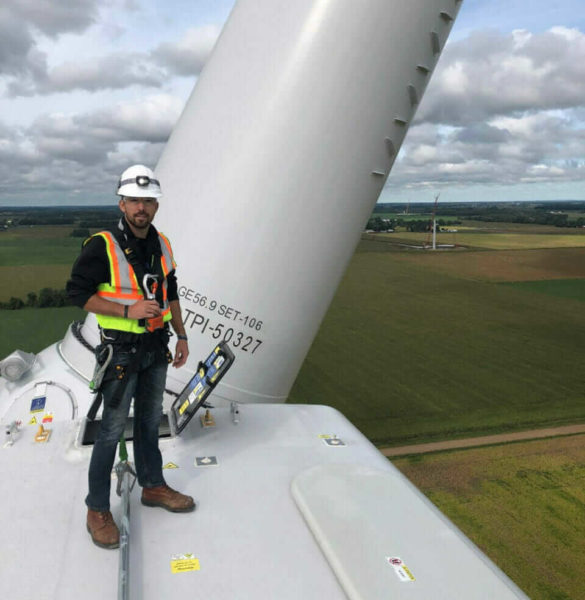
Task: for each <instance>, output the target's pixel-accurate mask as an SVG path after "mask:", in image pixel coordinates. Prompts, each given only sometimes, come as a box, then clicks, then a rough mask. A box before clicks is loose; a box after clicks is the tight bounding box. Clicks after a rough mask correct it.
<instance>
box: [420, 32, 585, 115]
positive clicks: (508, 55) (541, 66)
mask: <svg viewBox="0 0 585 600" xmlns="http://www.w3.org/2000/svg"><path fill="white" fill-rule="evenodd" d="M584 102H585V34H583V33H582V32H580V31H578V30H576V29H567V28H564V27H554V28H552V29H551V30H549V31H547V32H545V33H541V34H531V33H529V32H526V31H515V32H512V33H511V34H507V35H504V34H500V33H497V32H476V33H473V34H471V35H470V36H469V37H468V38H466V39H464V40H460V41H458V42H455V43H453V44H450V45H448V46H447V48H446V49H445V53H444V56H443V57H442V59H441V62H440V64H439V66H438V68H437V72H436V74H435V79H434V81H433V83H432V85H431V86H429V91H428V94H427V95H426V96H425V98H424V100H423V103H422V105H421V108H420V111H419V114H418V115H417V119H418V120H419V121H420V120H426V121H430V122H435V123H436V122H441V123H454V124H461V123H466V122H469V121H476V120H481V119H487V118H489V117H491V116H494V115H506V114H511V113H514V112H516V113H519V112H524V111H535V110H549V109H554V108H573V107H577V106H583V104H584Z"/></svg>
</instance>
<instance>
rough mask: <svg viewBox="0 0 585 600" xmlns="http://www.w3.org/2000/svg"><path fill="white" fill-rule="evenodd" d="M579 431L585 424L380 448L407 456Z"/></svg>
mask: <svg viewBox="0 0 585 600" xmlns="http://www.w3.org/2000/svg"><path fill="white" fill-rule="evenodd" d="M578 433H585V424H582V425H565V426H563V427H550V428H548V429H534V430H532V431H518V432H516V433H500V434H498V435H485V436H482V437H474V438H465V439H461V440H449V441H446V442H432V443H430V444H413V445H412V446H397V447H395V448H380V452H381V453H382V454H383V455H384V456H405V455H406V454H424V453H426V452H438V451H440V450H454V449H458V448H474V447H476V446H489V445H490V444H504V443H506V442H518V441H523V440H537V439H540V438H548V437H557V436H560V435H575V434H578Z"/></svg>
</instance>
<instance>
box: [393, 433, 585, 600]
mask: <svg viewBox="0 0 585 600" xmlns="http://www.w3.org/2000/svg"><path fill="white" fill-rule="evenodd" d="M392 462H393V464H394V465H395V466H396V467H398V468H399V469H400V470H401V471H402V472H403V473H404V474H405V475H406V476H407V477H408V478H409V479H410V480H411V481H412V482H413V483H414V484H415V485H416V486H417V487H418V488H419V489H421V490H422V491H423V492H424V493H425V494H426V495H427V496H428V497H429V498H430V499H431V500H432V501H433V502H434V503H435V504H436V505H437V506H438V507H439V509H440V510H441V511H442V512H444V513H445V514H446V515H447V516H448V517H449V518H450V519H451V520H452V521H453V522H454V523H455V524H456V525H457V526H458V527H459V528H460V529H461V530H462V531H463V532H464V533H465V534H466V535H467V536H468V537H470V538H471V539H472V540H473V541H474V542H475V543H476V544H477V545H478V546H479V547H480V548H481V549H482V550H483V551H484V552H485V553H486V554H488V556H490V558H491V559H492V560H494V562H496V564H498V565H499V566H500V568H502V570H504V571H505V572H506V573H507V575H508V576H510V577H511V578H512V579H513V580H514V581H515V582H516V583H517V584H518V585H519V586H520V587H521V588H522V589H523V590H524V591H525V592H526V593H527V594H528V595H529V596H530V598H532V599H533V600H550V599H557V600H561V599H563V600H570V599H573V600H577V599H578V598H585V580H584V579H583V578H582V577H580V575H579V574H580V573H582V572H583V564H584V563H585V436H582V435H577V436H573V437H568V438H556V439H549V440H539V441H533V442H523V443H516V444H508V445H503V446H497V447H490V448H478V449H473V450H458V451H452V452H448V453H441V454H433V455H421V456H415V457H410V458H399V459H394V460H393V461H392Z"/></svg>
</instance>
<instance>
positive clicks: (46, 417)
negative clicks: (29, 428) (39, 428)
mask: <svg viewBox="0 0 585 600" xmlns="http://www.w3.org/2000/svg"><path fill="white" fill-rule="evenodd" d="M52 422H53V413H45V414H44V416H43V423H52Z"/></svg>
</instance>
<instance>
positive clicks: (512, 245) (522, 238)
mask: <svg viewBox="0 0 585 600" xmlns="http://www.w3.org/2000/svg"><path fill="white" fill-rule="evenodd" d="M573 231H574V230H573ZM377 236H378V237H380V238H381V239H384V238H385V237H386V238H390V239H393V240H395V241H402V242H407V243H422V242H424V241H425V240H426V239H427V237H428V236H427V234H424V233H408V232H399V233H380V234H377ZM437 243H438V244H457V245H459V246H465V247H469V248H482V249H485V250H526V249H530V248H534V249H538V248H583V247H585V232H583V233H571V234H561V235H559V234H556V233H550V234H549V233H510V232H501V233H498V232H493V233H491V232H487V231H485V232H481V233H466V232H458V233H456V234H454V233H439V234H437Z"/></svg>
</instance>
